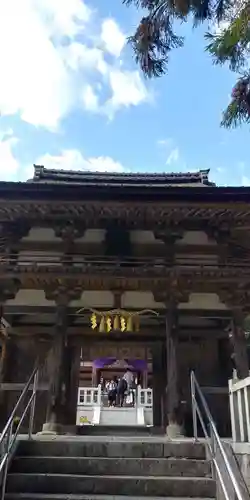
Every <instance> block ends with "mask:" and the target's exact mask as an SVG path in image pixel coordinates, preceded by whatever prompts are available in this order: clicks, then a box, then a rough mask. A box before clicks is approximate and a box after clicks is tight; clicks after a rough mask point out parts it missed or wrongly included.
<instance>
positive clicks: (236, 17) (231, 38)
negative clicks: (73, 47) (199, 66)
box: [123, 0, 250, 128]
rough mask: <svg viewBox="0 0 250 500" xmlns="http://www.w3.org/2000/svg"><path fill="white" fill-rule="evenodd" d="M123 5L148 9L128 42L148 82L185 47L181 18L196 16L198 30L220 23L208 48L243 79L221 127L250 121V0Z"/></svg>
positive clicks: (157, 0)
mask: <svg viewBox="0 0 250 500" xmlns="http://www.w3.org/2000/svg"><path fill="white" fill-rule="evenodd" d="M123 3H124V4H126V5H127V6H129V5H132V4H133V5H134V6H136V7H137V8H138V9H144V10H146V11H147V15H145V16H144V17H143V18H142V20H141V22H140V24H139V26H138V27H137V29H136V32H135V34H134V35H133V36H131V37H130V38H129V42H130V43H131V45H132V48H133V51H134V54H135V59H136V62H137V63H138V64H139V66H140V67H141V69H142V71H143V73H144V74H145V76H147V77H148V78H152V77H159V76H162V75H163V74H165V73H166V72H167V70H168V64H169V56H170V52H171V50H172V49H175V48H178V47H181V46H182V45H183V43H184V40H183V37H181V36H178V35H177V34H175V32H174V22H175V20H176V19H179V20H181V21H187V19H188V18H190V17H191V18H192V19H193V23H194V26H195V27H196V26H197V25H199V24H200V23H203V22H204V21H210V22H211V23H212V24H216V23H217V25H218V23H219V27H220V30H219V32H218V33H211V32H210V33H207V34H206V36H205V39H206V41H207V42H208V45H207V47H206V50H207V51H208V52H209V53H210V54H211V55H212V58H213V61H214V63H215V64H220V65H222V64H228V65H229V68H230V69H231V70H232V71H236V72H238V73H239V74H240V75H241V76H240V79H239V80H238V82H237V84H236V86H235V88H234V89H233V93H232V100H231V102H230V104H229V106H228V107H227V109H226V110H225V111H224V113H223V117H222V121H221V125H222V126H223V127H226V128H231V127H236V126H238V125H241V124H242V123H249V122H250V69H249V60H250V0H123ZM222 26H224V29H221V27H222Z"/></svg>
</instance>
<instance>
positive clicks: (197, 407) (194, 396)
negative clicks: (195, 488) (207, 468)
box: [191, 371, 250, 500]
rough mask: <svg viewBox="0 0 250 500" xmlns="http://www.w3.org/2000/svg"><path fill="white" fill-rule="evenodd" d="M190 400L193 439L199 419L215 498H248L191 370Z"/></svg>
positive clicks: (228, 499)
mask: <svg viewBox="0 0 250 500" xmlns="http://www.w3.org/2000/svg"><path fill="white" fill-rule="evenodd" d="M191 400H192V414H193V430H194V439H195V441H197V440H198V425H197V424H198V421H199V423H200V425H201V428H202V430H203V434H204V436H205V439H206V442H207V450H208V453H209V455H210V458H211V461H212V464H213V476H214V478H215V479H216V483H217V498H224V499H225V500H232V499H236V500H250V496H249V492H248V489H247V486H246V484H245V481H244V479H243V476H242V474H241V472H240V471H239V469H238V467H237V465H236V461H235V460H234V456H233V454H232V455H231V454H229V452H228V451H227V450H226V448H225V444H224V443H223V442H222V440H221V439H220V436H219V434H218V431H217V429H216V425H215V422H214V419H213V417H212V415H211V413H210V410H209V407H208V405H207V402H206V399H205V397H204V395H203V392H202V389H201V387H200V386H199V383H198V381H197V379H196V377H195V374H194V372H193V371H192V372H191ZM236 471H237V474H236ZM218 487H219V489H218ZM221 494H222V497H221Z"/></svg>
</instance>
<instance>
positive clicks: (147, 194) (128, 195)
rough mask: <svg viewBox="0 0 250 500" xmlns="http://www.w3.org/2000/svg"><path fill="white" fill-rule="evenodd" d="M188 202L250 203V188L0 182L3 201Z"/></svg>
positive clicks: (0, 194)
mask: <svg viewBox="0 0 250 500" xmlns="http://www.w3.org/2000/svg"><path fill="white" fill-rule="evenodd" d="M56 201H63V202H78V203H79V202H83V201H110V202H112V201H124V202H125V201H127V202H129V201H131V202H154V203H155V202H175V203H176V202H180V203H184V202H191V203H209V204H215V203H216V204H217V203H227V204H228V203H235V202H239V203H246V204H250V187H211V186H206V187H205V186H199V187H172V186H163V187H162V186H152V185H149V184H144V185H142V184H140V185H137V184H134V185H129V186H128V185H121V186H118V185H116V186H112V185H108V184H102V185H88V186H83V185H72V184H70V185H67V184H41V183H32V184H29V183H15V182H0V203H2V202H13V203H14V204H15V203H20V202H56Z"/></svg>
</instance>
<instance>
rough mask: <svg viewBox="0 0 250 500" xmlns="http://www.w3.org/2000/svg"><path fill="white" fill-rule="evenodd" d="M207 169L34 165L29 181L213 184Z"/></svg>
mask: <svg viewBox="0 0 250 500" xmlns="http://www.w3.org/2000/svg"><path fill="white" fill-rule="evenodd" d="M209 171H210V170H209V169H206V170H198V171H195V172H160V173H157V172H153V173H148V172H98V171H96V172H92V171H87V170H86V171H82V170H63V169H48V168H45V167H44V166H43V165H34V177H33V179H31V180H30V181H29V182H39V181H42V182H53V181H58V182H60V181H61V182H63V181H67V180H69V181H72V182H74V181H78V183H79V182H83V183H84V182H89V181H96V182H102V181H106V182H111V181H114V182H119V181H123V182H125V183H127V182H129V181H133V182H136V181H137V182H143V181H146V182H153V183H154V182H157V181H158V182H160V183H162V182H164V181H165V182H166V181H171V180H172V181H177V180H178V181H180V182H181V181H184V180H185V181H186V182H187V181H194V182H196V183H200V184H203V185H214V184H213V183H211V182H210V181H209V179H208V174H209Z"/></svg>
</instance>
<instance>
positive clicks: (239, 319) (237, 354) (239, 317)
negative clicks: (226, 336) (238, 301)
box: [232, 310, 249, 379]
mask: <svg viewBox="0 0 250 500" xmlns="http://www.w3.org/2000/svg"><path fill="white" fill-rule="evenodd" d="M232 343H233V349H234V353H233V357H234V363H235V368H236V371H237V376H238V378H241V379H242V378H245V377H248V376H249V364H248V354H247V340H246V336H245V330H244V315H243V314H242V313H241V311H239V310H238V311H237V310H234V311H233V319H232Z"/></svg>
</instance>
